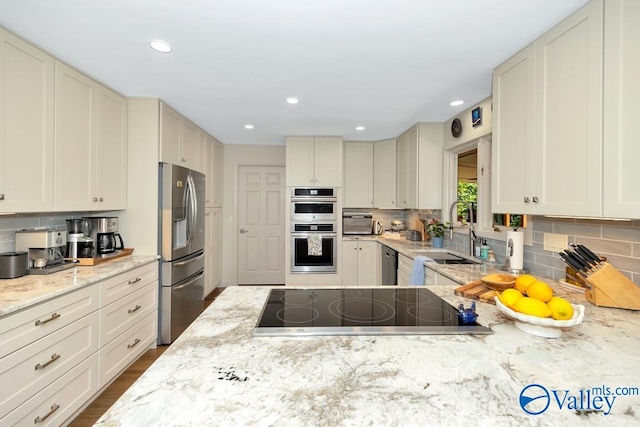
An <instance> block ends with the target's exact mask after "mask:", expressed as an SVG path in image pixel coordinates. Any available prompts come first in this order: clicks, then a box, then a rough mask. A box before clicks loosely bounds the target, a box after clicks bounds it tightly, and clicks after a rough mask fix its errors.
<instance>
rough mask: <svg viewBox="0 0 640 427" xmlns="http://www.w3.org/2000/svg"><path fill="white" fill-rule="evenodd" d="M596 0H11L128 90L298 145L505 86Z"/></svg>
mask: <svg viewBox="0 0 640 427" xmlns="http://www.w3.org/2000/svg"><path fill="white" fill-rule="evenodd" d="M584 3H586V0H315V1H313V0H183V1H178V0H93V1H87V0H1V1H0V25H2V26H4V27H6V28H8V29H10V30H12V31H14V32H15V33H17V34H19V35H21V36H23V37H24V38H26V39H27V40H30V41H32V42H33V43H35V44H36V45H39V46H40V47H42V48H44V49H45V50H47V51H49V52H50V53H52V54H53V55H55V56H57V57H59V58H60V59H62V60H64V61H65V62H67V63H69V64H70V65H73V66H75V67H76V68H78V69H80V70H82V71H84V72H85V73H87V74H89V75H91V76H93V77H95V78H96V79H98V80H100V81H102V82H103V83H105V84H106V85H108V86H111V87H112V88H114V89H116V90H117V91H119V92H121V93H122V94H124V95H127V96H143V97H160V98H162V99H164V100H165V101H167V102H168V103H169V104H170V105H172V106H173V107H174V108H176V109H177V110H178V111H180V112H181V113H183V114H184V115H185V116H187V117H189V118H190V119H192V120H193V121H194V122H195V123H196V124H198V125H199V126H200V127H202V128H203V129H205V130H206V131H208V132H210V133H211V134H212V135H214V136H215V137H217V138H218V139H220V140H221V141H222V142H224V143H227V144H228V143H242V144H284V137H285V136H286V135H340V136H343V137H344V138H345V139H346V140H378V139H385V138H391V137H395V136H397V135H399V134H400V133H402V132H403V131H405V130H406V129H408V128H409V127H410V126H411V125H413V124H415V123H417V122H419V121H422V122H441V121H445V120H447V119H449V118H451V117H452V116H454V115H455V114H457V113H459V112H460V111H463V110H465V109H466V108H468V107H469V106H471V105H472V104H473V103H476V102H479V101H481V100H482V99H484V98H486V97H488V96H489V95H490V94H491V71H492V69H493V68H494V67H495V66H496V65H498V64H500V63H501V62H502V61H504V60H505V59H507V58H508V57H510V56H511V55H512V54H514V53H515V52H517V51H518V50H519V49H520V48H522V47H524V46H525V45H526V44H528V43H529V42H531V41H532V40H534V39H535V38H536V37H537V36H539V35H540V34H542V33H543V32H545V31H546V30H547V29H549V28H550V27H552V26H553V25H554V24H556V23H557V22H559V21H560V20H562V18H564V17H565V16H567V15H569V14H570V13H571V12H573V11H574V10H576V9H577V8H578V7H580V6H581V5H583V4H584ZM151 39H163V40H166V41H168V42H169V43H171V44H172V45H173V48H174V51H173V53H171V54H160V53H157V52H155V51H153V50H151V49H150V48H149V46H148V43H149V41H150V40H151ZM289 96H296V97H298V98H299V99H300V103H299V104H298V105H295V106H292V105H288V104H287V103H286V102H285V98H287V97H289ZM454 99H464V100H465V104H464V105H462V106H460V107H451V106H450V105H449V102H450V101H452V100H454ZM245 124H253V125H254V126H255V128H254V129H253V130H246V129H244V125H245ZM358 125H362V126H365V127H366V129H365V130H364V131H356V130H355V127H356V126H358Z"/></svg>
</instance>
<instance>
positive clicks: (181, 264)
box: [173, 253, 204, 267]
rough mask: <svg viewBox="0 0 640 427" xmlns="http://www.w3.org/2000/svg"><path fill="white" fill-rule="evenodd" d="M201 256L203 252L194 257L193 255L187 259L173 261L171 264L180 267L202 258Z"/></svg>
mask: <svg viewBox="0 0 640 427" xmlns="http://www.w3.org/2000/svg"><path fill="white" fill-rule="evenodd" d="M203 257H204V254H202V253H201V254H200V255H198V256H195V257H193V258H191V259H188V260H186V261H180V262H174V263H173V266H174V267H182V266H183V265H187V264H191V263H192V262H196V261H198V260H200V259H202V258H203Z"/></svg>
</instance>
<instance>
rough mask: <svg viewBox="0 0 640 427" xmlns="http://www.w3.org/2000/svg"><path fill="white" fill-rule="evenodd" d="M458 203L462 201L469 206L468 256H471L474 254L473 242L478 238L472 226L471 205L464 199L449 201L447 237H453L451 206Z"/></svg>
mask: <svg viewBox="0 0 640 427" xmlns="http://www.w3.org/2000/svg"><path fill="white" fill-rule="evenodd" d="M458 203H463V204H464V205H466V206H467V207H468V208H469V216H470V219H471V224H470V227H469V256H473V255H474V253H473V252H474V251H473V250H474V242H476V241H477V240H478V238H477V237H476V233H475V230H474V228H473V207H472V206H471V203H469V202H467V201H465V200H459V199H458V200H456V201H454V202H453V203H451V206H450V207H449V238H450V239H453V208H454V207H455V206H456V205H457V204H458Z"/></svg>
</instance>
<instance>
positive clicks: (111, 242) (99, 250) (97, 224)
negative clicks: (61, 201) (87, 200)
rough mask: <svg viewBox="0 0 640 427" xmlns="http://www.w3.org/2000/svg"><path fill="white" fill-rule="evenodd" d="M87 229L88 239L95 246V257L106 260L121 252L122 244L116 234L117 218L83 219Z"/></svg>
mask: <svg viewBox="0 0 640 427" xmlns="http://www.w3.org/2000/svg"><path fill="white" fill-rule="evenodd" d="M82 219H84V220H86V221H87V224H88V227H89V233H88V234H89V237H91V238H92V239H93V241H94V242H95V244H96V252H95V256H96V257H99V258H108V257H110V256H113V255H114V254H117V253H120V252H122V250H123V249H124V242H123V241H122V236H121V235H120V234H119V233H118V217H84V218H82Z"/></svg>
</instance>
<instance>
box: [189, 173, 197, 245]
mask: <svg viewBox="0 0 640 427" xmlns="http://www.w3.org/2000/svg"><path fill="white" fill-rule="evenodd" d="M189 179H190V180H191V187H190V188H191V196H192V197H191V206H192V210H191V213H192V215H193V221H191V224H192V229H191V237H192V240H193V237H194V236H195V234H196V227H197V226H198V194H197V193H196V182H195V181H194V180H193V176H192V175H189Z"/></svg>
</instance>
